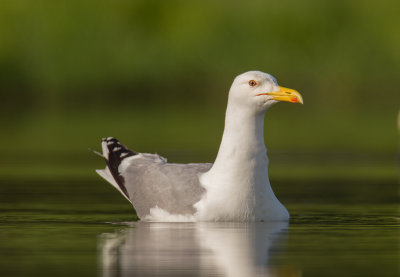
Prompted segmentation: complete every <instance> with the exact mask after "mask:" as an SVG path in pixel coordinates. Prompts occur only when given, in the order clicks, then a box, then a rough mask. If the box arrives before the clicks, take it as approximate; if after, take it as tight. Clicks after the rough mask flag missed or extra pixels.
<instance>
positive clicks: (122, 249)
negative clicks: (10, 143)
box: [0, 167, 400, 276]
mask: <svg viewBox="0 0 400 277" xmlns="http://www.w3.org/2000/svg"><path fill="white" fill-rule="evenodd" d="M315 168H316V167H313V169H315ZM65 170H66V169H65ZM80 170H81V171H82V172H83V171H84V170H86V169H85V168H84V167H83V169H80ZM88 170H89V169H88ZM15 172H17V170H15ZM273 172H277V170H273ZM11 175H12V174H11V173H10V174H9V175H7V174H3V175H2V177H1V178H0V269H1V275H2V276H400V268H399V260H400V254H399V253H400V251H399V245H400V232H399V231H400V219H399V205H398V185H397V180H396V179H394V178H386V179H384V178H371V179H365V178H364V179H363V178H347V179H346V178H342V177H343V176H342V177H338V176H332V177H330V178H326V176H325V177H324V178H312V179H309V178H308V179H307V178H305V177H304V176H303V178H298V180H296V178H295V177H294V176H291V178H286V179H285V178H281V177H282V176H278V177H279V178H274V176H273V175H272V180H271V181H272V183H273V184H274V190H275V192H276V194H277V195H278V197H279V199H280V200H281V201H282V202H283V203H284V204H285V206H286V207H287V208H288V210H289V211H290V213H291V220H290V222H289V223H286V222H283V223H282V222H281V223H145V222H136V221H135V220H136V219H137V218H136V216H135V214H134V213H133V210H132V208H131V206H130V204H129V203H128V202H127V201H126V200H125V199H123V197H121V196H120V194H119V193H118V192H117V191H115V189H113V188H112V187H111V186H109V185H108V184H106V183H105V182H104V181H102V180H101V179H100V178H95V177H94V178H93V177H85V176H86V175H84V174H82V175H79V174H77V175H76V176H75V175H74V176H71V175H69V176H64V175H62V174H59V175H54V176H53V175H46V174H37V175H21V176H13V177H12V178H11V177H10V176H11ZM299 180H300V181H299Z"/></svg>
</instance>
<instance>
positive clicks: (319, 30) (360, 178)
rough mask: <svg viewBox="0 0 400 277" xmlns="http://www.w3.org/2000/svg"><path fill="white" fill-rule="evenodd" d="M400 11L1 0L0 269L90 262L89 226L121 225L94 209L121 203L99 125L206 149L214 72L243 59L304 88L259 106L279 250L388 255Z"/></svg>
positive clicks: (324, 261)
mask: <svg viewBox="0 0 400 277" xmlns="http://www.w3.org/2000/svg"><path fill="white" fill-rule="evenodd" d="M399 15H400V2H399V1H394V0H393V1H392V0H382V1H372V0H364V1H344V0H321V1H315V0H304V1H289V0H280V1H261V0H260V1H236V0H233V1H208V0H206V1H200V0H197V1H196V0H195V1H183V0H182V1H162V0H159V1H154V0H135V1H129V0H79V1H77V0H68V1H67V0H64V1H63V0H57V1H54V0H48V1H43V0H35V1H33V0H12V1H0V134H1V135H0V241H1V243H0V268H1V269H2V272H3V274H5V275H6V276H23V275H29V276H32V275H40V276H54V275H57V276H71V275H74V276H92V275H93V276H94V275H95V274H96V268H98V266H99V260H98V258H97V255H98V253H97V252H98V251H99V248H98V246H97V243H98V239H97V236H99V235H100V234H101V233H105V232H113V231H115V230H117V229H118V228H120V227H118V226H120V225H118V224H117V225H111V224H106V222H116V223H121V222H125V221H132V220H135V219H137V217H136V216H135V215H134V213H133V209H132V206H131V205H130V203H128V202H127V201H126V200H125V199H123V197H121V195H120V194H119V193H118V192H117V191H116V190H115V189H114V188H113V187H112V186H110V185H108V184H107V183H106V182H105V181H104V180H102V179H101V178H100V177H99V176H97V175H96V174H95V172H94V169H95V168H102V167H104V161H102V160H101V159H100V158H99V157H98V156H96V155H94V154H92V153H91V152H89V151H88V148H89V147H90V148H94V149H97V150H99V149H100V141H101V138H102V137H107V136H115V137H117V138H118V139H120V140H121V141H122V142H123V143H124V144H126V145H127V146H129V147H130V148H132V149H134V150H136V151H140V152H150V153H154V152H156V153H159V154H161V155H163V156H166V157H168V159H169V161H172V162H213V160H214V158H215V156H216V153H217V150H218V146H219V143H220V139H221V136H222V131H223V124H224V113H225V108H226V100H227V95H228V90H229V87H230V85H231V83H232V81H233V79H234V77H235V76H236V75H238V74H240V73H243V72H245V71H248V70H261V71H264V72H268V73H270V74H272V75H274V76H275V77H276V78H277V80H278V82H279V84H280V85H282V86H286V87H290V88H293V89H297V90H299V91H300V92H301V93H302V95H303V98H304V102H305V104H304V105H294V104H290V103H280V104H277V105H276V106H274V107H273V108H272V109H271V110H270V111H268V113H267V118H266V121H265V140H266V145H267V148H268V155H269V157H270V161H271V163H270V171H269V173H270V179H271V183H272V184H273V188H274V191H275V193H276V194H277V196H278V198H279V199H280V201H282V203H283V204H284V205H285V206H286V207H287V208H288V210H289V211H290V213H291V216H292V219H291V240H290V241H289V246H290V247H289V248H290V249H295V251H292V252H288V253H289V256H290V255H292V256H293V257H292V258H290V259H289V262H287V261H285V262H284V263H279V264H298V265H300V266H301V267H302V268H303V269H304V272H305V274H304V275H305V276H306V275H310V274H306V273H307V271H308V270H309V269H310V268H311V269H313V268H315V265H317V266H321V268H324V270H322V272H324V273H321V272H318V273H317V274H314V275H315V276H321V275H327V274H328V275H329V273H330V274H331V275H335V276H338V275H343V272H342V270H343V269H344V268H346V267H347V268H351V269H353V268H355V269H354V271H355V272H358V273H359V274H358V275H360V276H361V275H362V276H364V275H365V274H367V275H368V273H371V272H379V274H381V275H382V274H383V275H385V274H387V275H390V274H391V273H392V272H395V271H396V269H397V264H398V248H397V249H396V248H395V245H398V222H399V221H398V203H399V201H398V200H399V198H398V180H399V176H400V175H399V166H398V162H397V159H396V153H397V151H398V143H399V137H398V132H397V127H396V126H397V123H396V122H397V116H398V111H399V108H400V91H399V84H398V83H399V73H400V32H399V30H400V20H399ZM354 224H355V225H354ZM357 224H358V225H357ZM393 226H395V227H393ZM361 227H365V229H362V228H361ZM296 228H297V229H296ZM352 228H353V229H352ZM382 228H386V229H385V230H386V232H385V233H383V234H382V233H381V229H382ZM327 229H328V230H331V231H332V232H333V234H334V235H332V236H328V237H327V239H326V240H323V239H322V240H321V235H323V234H325V235H326V230H327ZM296 230H297V231H296ZM337 230H340V232H338V231H337ZM349 230H350V231H349ZM354 230H355V231H354ZM371 230H374V231H371ZM299 232H300V234H307V236H308V235H309V234H311V235H312V236H313V237H312V242H313V243H312V244H311V246H310V247H311V248H307V246H305V247H303V248H302V247H301V246H302V245H305V244H307V245H308V244H309V240H307V239H306V240H304V237H303V236H299V235H298V234H299ZM315 232H317V233H318V234H317V235H316V233H315ZM296 234H297V236H296ZM328 234H331V233H328ZM335 235H336V236H337V237H339V238H340V239H336V240H335V238H336V237H335ZM293 238H294V239H293ZM307 238H308V237H307ZM377 238H379V240H376V239H377ZM382 240H383V241H382ZM382 242H384V243H382ZM332 244H334V245H335V246H340V247H344V248H343V249H344V250H343V251H342V250H341V251H338V250H337V249H336V248H335V247H332ZM299 245H300V247H299ZM315 245H319V248H318V247H317V248H316V247H315ZM360 245H361V248H360ZM346 247H347V248H346ZM325 248H326V249H325ZM315 249H321V251H319V250H315ZM332 249H333V251H332ZM335 249H336V251H335ZM338 249H339V248H338ZM340 249H342V248H340ZM348 249H350V250H351V251H350V252H349V251H348ZM353 249H362V251H361V252H352V251H353ZM364 249H367V250H364ZM377 249H378V250H377ZM346 251H347V252H346ZM368 251H369V252H368ZM275 252H276V251H275ZM278 252H279V253H280V251H278ZM276 253H277V252H276ZM299 253H300V254H299ZM302 253H305V254H304V255H303V254H302ZM326 253H330V254H332V253H334V254H333V256H332V258H327V257H330V256H326V255H325V254H326ZM335 253H336V254H335ZM349 253H350V257H353V256H352V255H353V254H354V253H361V254H359V255H358V256H354V257H355V258H354V257H353V258H352V259H349V255H348V254H349ZM341 259H342V260H343V261H342V262H341V263H339V266H336V265H337V263H335V267H334V268H332V261H341ZM304 260H307V262H304ZM290 261H292V262H290ZM353 262H355V263H353ZM357 265H358V266H357ZM382 265H384V266H382ZM326 268H328V269H329V268H331V269H332V270H328V271H327V270H326ZM382 268H385V269H386V270H385V271H382ZM339 272H340V273H339ZM360 272H362V273H363V274H361V273H360ZM364 272H365V273H364ZM311 275H312V274H311ZM311 275H310V276H311ZM344 275H346V274H344ZM350 275H353V276H355V275H357V274H350ZM392 275H393V274H392Z"/></svg>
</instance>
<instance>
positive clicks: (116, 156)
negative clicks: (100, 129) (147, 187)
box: [102, 137, 138, 199]
mask: <svg viewBox="0 0 400 277" xmlns="http://www.w3.org/2000/svg"><path fill="white" fill-rule="evenodd" d="M102 141H103V144H105V146H106V147H107V149H108V157H106V163H107V167H108V168H109V170H110V172H111V174H112V176H113V177H114V180H115V181H116V182H117V184H118V186H119V188H120V189H121V191H122V192H123V193H124V194H125V196H126V197H128V199H129V193H128V190H127V189H126V187H125V180H124V177H123V176H121V175H120V173H119V170H118V167H119V165H120V164H121V162H122V161H123V160H124V159H126V158H128V157H131V156H135V155H137V154H138V153H136V152H135V151H132V150H129V149H128V148H127V147H126V146H125V145H123V144H122V143H120V142H119V140H117V139H116V138H113V137H108V138H103V139H102Z"/></svg>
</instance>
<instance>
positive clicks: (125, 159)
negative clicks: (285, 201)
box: [97, 71, 303, 221]
mask: <svg viewBox="0 0 400 277" xmlns="http://www.w3.org/2000/svg"><path fill="white" fill-rule="evenodd" d="M279 101H288V102H292V103H302V102H303V100H302V98H301V95H300V94H299V93H298V92H297V91H295V90H291V89H287V88H283V87H280V86H278V84H277V81H276V79H275V78H274V77H273V76H271V75H269V74H267V73H263V72H260V71H249V72H246V73H243V74H241V75H239V76H237V77H236V78H235V80H234V82H233V84H232V86H231V89H230V91H229V97H228V104H227V110H226V116H225V128H224V133H223V137H222V141H221V144H220V148H219V151H218V155H217V158H216V160H215V162H214V164H173V163H168V162H167V160H166V159H165V158H163V157H160V156H158V155H155V154H145V153H137V152H134V151H131V150H129V149H128V148H127V147H125V146H124V145H122V144H121V143H120V142H119V141H118V140H116V139H115V138H106V139H103V142H102V148H103V153H102V154H101V155H102V156H103V157H104V158H105V160H106V163H107V167H106V168H105V169H103V170H97V172H98V173H99V174H100V175H101V176H102V177H103V178H104V179H106V180H107V181H109V182H110V183H111V184H112V185H113V186H114V187H116V188H117V189H118V190H119V191H120V192H121V193H122V194H123V195H124V196H125V198H127V199H128V200H129V201H130V202H131V203H132V204H133V206H134V207H135V209H136V212H137V214H138V216H139V217H140V218H141V219H142V220H150V221H285V220H288V219H289V213H288V211H287V210H286V208H285V207H284V206H283V205H282V204H281V203H280V202H279V200H278V199H277V198H276V196H275V194H274V192H273V190H272V188H271V184H270V182H269V178H268V164H269V160H268V157H267V149H266V147H265V144H264V117H265V113H266V112H267V110H268V109H269V108H270V107H271V106H272V105H273V104H275V103H277V102H279Z"/></svg>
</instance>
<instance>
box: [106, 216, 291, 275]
mask: <svg viewBox="0 0 400 277" xmlns="http://www.w3.org/2000/svg"><path fill="white" fill-rule="evenodd" d="M287 228H288V223H286V222H273V223H150V222H136V223H132V224H130V226H129V227H127V228H125V229H122V230H119V231H117V232H115V233H105V234H102V235H101V236H100V239H99V262H100V268H99V269H100V270H101V272H102V276H104V277H108V276H241V277H242V276H283V275H281V274H278V271H277V270H276V268H273V267H272V266H271V265H269V262H270V256H271V249H272V248H273V250H274V253H280V252H281V251H282V247H283V245H282V242H283V241H284V238H285V233H286V232H285V231H286V230H287ZM275 251H276V252H275ZM292 274H293V272H292V273H291V274H290V275H291V276H296V275H297V274H294V275H292ZM284 275H286V274H284Z"/></svg>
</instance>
